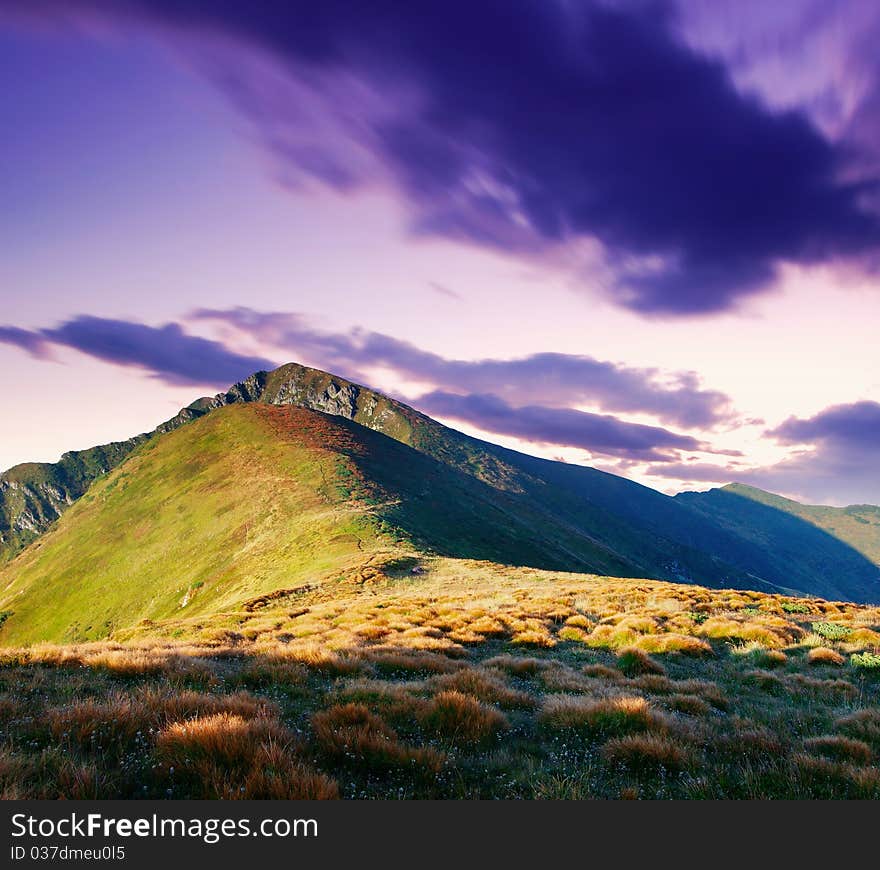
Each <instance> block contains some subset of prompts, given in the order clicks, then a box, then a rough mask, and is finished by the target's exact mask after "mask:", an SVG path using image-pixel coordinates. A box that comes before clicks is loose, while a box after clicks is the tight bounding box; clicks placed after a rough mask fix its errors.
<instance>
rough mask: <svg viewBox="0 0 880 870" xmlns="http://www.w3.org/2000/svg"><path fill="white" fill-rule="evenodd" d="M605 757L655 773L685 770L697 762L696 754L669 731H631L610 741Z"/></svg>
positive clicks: (640, 770) (644, 771)
mask: <svg viewBox="0 0 880 870" xmlns="http://www.w3.org/2000/svg"><path fill="white" fill-rule="evenodd" d="M602 759H603V761H604V762H605V763H606V764H609V765H617V766H620V767H624V768H626V769H627V770H631V771H633V772H635V773H646V774H653V773H657V772H659V771H660V770H663V769H665V770H672V771H678V770H683V769H684V768H686V767H688V766H689V765H690V764H692V763H693V759H694V753H693V751H692V750H691V749H690V747H688V746H685V745H684V744H683V743H681V742H680V741H678V740H675V739H674V738H672V737H669V736H667V735H665V734H628V735H626V736H624V737H614V738H612V739H611V740H609V741H608V742H607V743H606V744H605V745H604V746H603V747H602Z"/></svg>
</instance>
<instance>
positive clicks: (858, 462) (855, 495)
mask: <svg viewBox="0 0 880 870" xmlns="http://www.w3.org/2000/svg"><path fill="white" fill-rule="evenodd" d="M766 435H767V437H769V438H773V439H775V440H776V441H778V442H779V443H781V444H785V445H792V446H800V447H801V449H798V450H797V451H796V452H795V453H793V454H792V455H791V456H790V457H788V458H787V459H784V460H782V461H781V462H777V463H775V464H774V465H768V466H764V467H752V468H749V467H747V466H745V465H742V464H730V465H713V464H711V463H694V464H690V463H686V462H684V463H682V462H671V463H664V464H656V465H651V466H649V467H648V468H647V469H646V474H648V475H650V476H651V477H660V478H667V479H672V480H681V481H687V482H693V483H697V482H708V483H729V482H731V481H737V482H739V483H747V484H751V485H752V486H758V487H761V488H762V489H769V490H772V491H774V492H781V493H783V494H786V495H791V496H792V497H794V498H797V499H799V500H801V501H809V502H814V503H818V504H822V503H826V504H827V503H831V504H854V503H860V504H880V404H878V403H877V402H872V401H862V402H854V403H852V404H847V405H835V406H833V407H830V408H826V409H825V410H823V411H820V412H819V413H818V414H816V415H815V416H813V417H808V418H796V417H791V418H789V419H788V420H786V421H785V422H784V423H782V424H781V425H780V426H778V427H776V428H775V429H771V430H769V431H768V432H767V433H766Z"/></svg>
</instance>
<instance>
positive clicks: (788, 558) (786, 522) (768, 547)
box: [676, 484, 880, 601]
mask: <svg viewBox="0 0 880 870" xmlns="http://www.w3.org/2000/svg"><path fill="white" fill-rule="evenodd" d="M676 501H680V502H682V503H683V504H686V505H687V506H688V507H690V508H691V509H693V510H696V511H698V512H700V513H701V514H703V516H705V517H706V518H707V519H709V520H711V521H712V522H714V523H715V524H717V525H719V526H721V527H723V528H726V529H728V530H730V531H731V532H733V533H734V534H735V535H737V537H739V538H741V539H742V540H745V541H749V542H751V543H753V544H754V545H755V546H756V547H757V548H759V549H760V551H761V552H762V553H763V554H764V561H765V562H766V563H768V564H769V565H771V568H770V570H772V571H773V572H775V573H776V574H777V575H780V574H783V573H784V574H785V575H787V576H788V578H789V580H788V583H789V585H790V586H791V587H793V588H796V589H812V590H814V591H815V593H816V594H818V595H825V596H828V597H838V598H850V599H854V600H869V601H877V600H880V508H876V507H872V506H870V505H856V506H853V507H847V508H834V507H826V506H814V505H803V504H800V503H798V502H796V501H792V500H791V499H787V498H783V497H782V496H778V495H774V494H773V493H769V492H764V491H762V490H760V489H755V488H753V487H750V486H744V485H742V484H731V485H730V486H725V487H722V488H721V489H713V490H710V491H708V492H702V493H698V492H689V493H681V494H680V495H678V496H676Z"/></svg>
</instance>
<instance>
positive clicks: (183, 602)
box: [0, 404, 631, 644]
mask: <svg viewBox="0 0 880 870" xmlns="http://www.w3.org/2000/svg"><path fill="white" fill-rule="evenodd" d="M422 551H430V552H433V553H438V554H441V555H457V556H466V557H469V558H475V559H484V560H491V561H494V562H514V563H517V564H522V565H530V564H532V565H534V564H541V565H548V566H550V567H554V566H555V567H560V566H563V565H570V564H578V565H580V566H581V567H582V568H583V569H584V570H594V571H598V572H606V571H612V572H615V573H626V572H627V569H628V568H630V567H631V566H629V565H627V564H626V563H625V562H623V561H621V560H619V559H618V558H617V557H616V556H615V555H614V554H612V553H610V552H609V551H607V550H606V549H605V548H604V547H602V546H601V545H598V544H595V543H594V542H593V541H591V540H589V539H587V538H584V537H577V536H573V535H570V534H569V532H568V530H567V529H564V528H562V527H560V526H559V525H558V524H557V525H554V524H553V523H552V521H551V520H549V519H548V518H547V517H546V516H544V515H542V514H541V512H540V511H536V510H534V509H532V508H531V507H530V505H529V504H528V502H527V501H526V500H522V499H520V498H518V497H516V496H514V495H509V494H506V493H503V492H501V493H499V492H498V491H497V490H494V489H492V488H491V487H489V486H488V485H487V484H485V483H483V482H482V481H480V480H478V479H477V478H475V477H473V476H472V475H469V474H465V473H461V472H456V471H455V470H453V469H450V468H449V467H448V466H445V465H443V464H441V463H439V462H437V461H436V460H433V459H432V458H430V457H429V456H427V455H425V454H423V453H420V452H419V451H417V450H414V449H413V448H411V447H408V446H406V445H404V444H402V443H401V442H399V441H396V440H394V439H392V438H389V437H387V436H385V435H382V434H381V433H377V432H374V431H372V430H370V429H367V428H365V427H363V426H360V425H358V424H356V423H353V422H350V421H348V420H345V419H343V418H340V417H334V416H331V415H327V414H323V413H320V412H314V411H309V410H306V409H303V408H298V407H271V406H266V405H262V404H244V405H232V406H229V407H225V408H220V409H218V410H216V411H214V412H213V413H211V414H209V415H207V416H205V417H204V418H203V419H201V420H198V421H196V422H194V423H192V424H191V425H189V426H186V427H181V428H179V429H177V430H176V431H173V432H171V433H169V434H166V435H164V436H163V437H161V438H154V439H150V440H148V441H147V442H145V443H144V444H142V445H141V446H140V447H138V448H137V449H136V450H135V451H134V452H133V453H132V454H131V455H130V456H129V458H128V459H127V460H126V461H125V462H124V463H123V464H122V465H121V466H120V467H119V468H117V469H116V470H115V471H113V472H111V473H110V474H109V475H107V476H105V477H104V478H102V479H101V480H100V481H98V482H97V483H95V485H94V486H92V488H91V489H90V490H89V491H88V493H87V494H86V495H85V496H84V497H82V498H81V499H79V500H78V501H77V502H76V504H74V505H73V506H72V507H71V508H70V509H69V510H68V511H67V512H66V513H65V514H64V516H63V517H62V518H61V520H60V521H59V522H58V523H56V524H55V525H54V526H53V528H52V529H51V530H50V531H49V532H48V533H46V534H45V535H44V536H43V537H42V538H41V539H40V540H38V541H36V542H35V543H34V544H33V545H32V546H30V547H29V548H28V549H27V550H26V551H25V552H24V553H22V554H21V555H20V556H19V557H18V558H17V559H15V560H13V561H12V562H11V563H9V564H8V565H7V566H6V567H5V568H4V569H2V570H0V611H2V612H4V613H6V618H5V620H4V622H3V625H2V629H0V640H2V642H3V643H6V644H10V643H26V642H31V641H35V640H54V641H73V640H84V639H93V638H98V637H105V636H107V635H108V634H110V633H111V632H112V631H114V630H116V629H120V628H126V627H132V626H134V625H136V624H137V623H138V622H139V621H140V620H144V619H150V620H158V619H165V618H169V617H172V616H180V615H186V616H187V617H198V616H203V615H204V616H205V617H208V616H210V615H211V614H214V613H217V612H220V611H224V610H230V609H232V610H236V609H241V608H243V607H245V606H246V605H247V602H248V601H251V600H254V599H259V598H260V597H261V596H266V595H270V594H271V595H273V596H276V597H277V596H278V594H279V591H282V592H283V591H284V590H287V591H288V592H291V594H292V591H295V590H296V589H298V588H304V587H311V586H312V585H314V584H322V583H327V582H333V581H334V579H336V578H338V577H339V576H341V575H346V574H349V575H350V574H351V573H352V572H363V570H364V569H365V568H367V567H369V566H370V565H374V566H375V565H382V564H384V563H386V562H388V561H389V560H390V561H391V562H394V561H395V560H397V561H399V560H400V559H401V558H406V557H409V558H415V557H417V555H418V554H419V553H420V552H422Z"/></svg>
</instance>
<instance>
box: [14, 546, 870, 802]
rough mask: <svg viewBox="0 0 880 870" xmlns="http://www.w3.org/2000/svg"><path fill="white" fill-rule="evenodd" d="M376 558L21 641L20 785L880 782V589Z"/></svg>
mask: <svg viewBox="0 0 880 870" xmlns="http://www.w3.org/2000/svg"><path fill="white" fill-rule="evenodd" d="M361 559H362V561H361V563H360V566H361V567H359V568H358V569H357V570H356V571H353V572H352V575H351V576H348V577H346V578H336V579H334V580H333V581H332V582H326V583H318V584H315V588H312V589H311V590H310V591H308V592H307V593H304V594H302V595H298V596H294V597H291V596H284V595H282V596H276V597H271V596H270V597H268V600H267V601H266V602H265V603H263V604H261V606H259V607H256V608H254V609H245V608H234V609H229V610H227V611H222V612H220V613H218V614H216V615H215V616H213V617H211V618H208V617H207V616H196V617H192V616H189V615H188V614H181V613H180V612H179V611H178V612H175V614H174V615H173V616H172V617H169V618H166V619H155V620H153V621H151V623H149V624H141V625H137V626H135V627H134V628H132V629H128V630H126V631H120V632H118V633H117V634H116V636H115V637H114V638H113V639H111V640H107V641H101V642H88V643H76V644H59V645H54V644H35V645H32V646H29V647H7V648H0V794H2V795H3V796H4V797H32V798H33V797H35V798H58V797H67V798H73V797H88V798H109V797H124V798H135V797H158V798H165V797H168V798H226V799H230V798H235V799H237V798H257V799H260V798H298V797H327V798H332V797H335V796H340V797H344V798H376V797H384V798H400V797H411V798H534V797H537V798H556V797H589V798H619V797H622V796H623V797H638V798H702V797H723V798H768V797H771V798H828V797H868V798H871V797H873V798H877V797H880V777H878V776H877V775H876V763H877V760H878V758H880V681H877V680H875V679H873V678H872V676H871V671H870V669H865V668H864V667H859V666H858V665H857V664H856V663H854V662H853V658H854V657H859V656H865V655H867V656H876V655H877V654H878V648H877V646H875V645H874V643H873V638H874V636H875V635H876V632H877V629H878V627H880V611H878V609H877V608H870V607H861V606H856V605H849V604H841V603H833V602H821V601H819V600H817V599H813V600H811V602H810V612H808V613H804V612H803V611H802V610H801V609H798V608H795V609H793V610H792V609H790V608H788V609H787V608H786V606H785V605H786V604H788V603H790V602H791V601H792V600H793V599H786V598H785V597H783V596H776V595H762V594H759V593H743V592H739V591H733V590H708V589H704V588H701V587H696V586H687V585H680V584H671V583H664V582H661V581H649V580H623V579H614V578H601V577H591V576H583V575H574V574H561V573H557V572H546V571H539V570H536V569H529V568H512V567H506V566H501V565H496V564H492V563H487V562H481V561H477V562H474V561H463V560H449V559H442V558H438V557H427V556H421V557H419V563H418V564H419V567H420V569H421V570H420V572H419V573H417V574H412V573H411V568H410V567H409V565H408V564H407V565H405V566H404V567H403V568H400V567H398V568H390V567H389V568H387V569H384V568H383V570H381V571H380V572H379V573H378V575H373V579H372V580H370V582H365V581H364V580H363V579H362V578H363V576H364V575H365V574H368V573H369V571H368V569H369V568H370V566H372V565H376V564H380V565H383V566H384V565H386V564H387V563H388V562H390V561H391V556H390V555H388V556H382V561H380V560H373V561H370V559H371V554H369V553H367V554H366V555H362V556H361ZM284 588H287V587H286V586H285V587H284ZM694 613H700V614H703V615H705V616H706V618H705V619H704V620H695V619H694V618H693V614H694ZM817 615H818V616H817ZM821 621H830V622H833V623H834V624H836V625H841V626H843V627H845V628H848V629H849V632H848V633H846V635H845V638H844V639H840V640H836V641H831V640H828V639H827V638H824V637H822V636H821V635H819V634H817V633H816V632H815V631H814V630H813V623H814V622H821ZM707 625H708V626H709V627H710V629H712V627H713V626H714V627H715V629H717V630H712V631H711V632H710V633H706V632H705V631H704V629H705V627H706V626H707ZM365 626H371V627H375V628H376V629H377V630H376V631H364V627H365ZM731 626H734V628H733V629H731ZM719 627H722V628H719ZM567 629H568V630H570V629H577V630H578V631H579V632H582V633H583V635H584V637H585V638H586V639H587V642H585V641H584V640H583V639H580V638H577V639H575V638H567V637H566V636H565V635H566V630H567ZM609 630H610V631H614V632H627V633H628V636H630V635H631V636H632V637H633V638H634V639H633V642H632V643H630V644H628V645H615V644H608V643H607V642H606V641H607V638H608V631H609ZM526 631H533V632H536V633H537V634H539V635H540V636H542V637H549V638H550V639H551V640H552V641H553V643H552V644H546V643H542V644H537V645H526V644H523V643H521V642H519V641H518V638H519V637H520V636H521V635H522V633H523V632H526ZM597 632H598V636H599V638H598V639H599V640H601V642H598V641H597V639H595V638H594V641H593V642H592V643H591V642H589V641H590V638H592V637H593V635H594V634H596V633H597ZM746 635H748V636H750V639H748V640H746V639H744V636H746ZM669 639H671V640H669ZM689 640H692V641H693V642H695V643H696V644H699V645H701V646H705V647H707V648H708V652H705V651H704V652H702V653H701V654H700V655H694V654H693V652H692V648H691V647H690V646H689V643H688V641H689ZM646 647H650V648H651V650H652V651H648V650H647V649H646ZM856 661H858V658H857V659H856Z"/></svg>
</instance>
